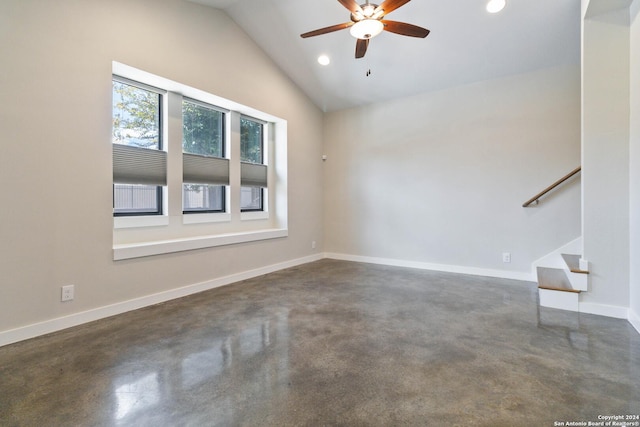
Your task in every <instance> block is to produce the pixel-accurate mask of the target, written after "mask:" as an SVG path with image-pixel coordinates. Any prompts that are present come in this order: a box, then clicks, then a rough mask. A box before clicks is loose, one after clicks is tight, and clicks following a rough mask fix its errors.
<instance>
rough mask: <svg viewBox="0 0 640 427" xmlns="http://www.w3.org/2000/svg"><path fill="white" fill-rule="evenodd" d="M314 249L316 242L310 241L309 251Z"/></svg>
mask: <svg viewBox="0 0 640 427" xmlns="http://www.w3.org/2000/svg"><path fill="white" fill-rule="evenodd" d="M315 248H316V241H315V240H314V241H312V242H311V249H315Z"/></svg>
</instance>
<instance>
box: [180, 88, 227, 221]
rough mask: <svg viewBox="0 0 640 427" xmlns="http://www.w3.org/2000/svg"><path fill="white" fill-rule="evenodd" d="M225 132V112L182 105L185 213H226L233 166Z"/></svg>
mask: <svg viewBox="0 0 640 427" xmlns="http://www.w3.org/2000/svg"><path fill="white" fill-rule="evenodd" d="M224 128H225V113H224V112H222V111H220V110H218V109H216V108H214V107H212V106H210V105H206V104H204V103H200V102H198V101H193V100H183V101H182V152H183V189H182V209H183V212H184V213H203V212H225V210H226V203H225V194H226V188H225V186H226V185H229V163H228V161H227V160H226V159H224V157H225V149H224V148H225V144H224Z"/></svg>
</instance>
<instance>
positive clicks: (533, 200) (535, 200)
mask: <svg viewBox="0 0 640 427" xmlns="http://www.w3.org/2000/svg"><path fill="white" fill-rule="evenodd" d="M581 170H582V167H581V166H578V167H577V168H575V169H574V170H572V171H571V172H569V173H568V174H566V175H565V176H563V177H562V178H560V179H559V180H557V181H556V182H554V183H553V184H551V185H550V186H548V187H547V188H545V189H544V190H542V191H541V192H539V193H538V194H536V195H535V196H533V197H532V198H530V199H529V200H527V201H526V202H524V203H523V204H522V207H523V208H528V207H530V206H531V205H532V204H534V203H535V204H536V205H537V204H538V203H539V202H540V198H541V197H542V196H544V195H545V194H547V193H548V192H550V191H551V190H553V189H554V188H556V187H557V186H559V185H560V184H562V183H563V182H565V181H566V180H568V179H569V178H571V177H572V176H574V175H576V174H577V173H579V172H580V171H581Z"/></svg>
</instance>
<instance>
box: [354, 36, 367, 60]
mask: <svg viewBox="0 0 640 427" xmlns="http://www.w3.org/2000/svg"><path fill="white" fill-rule="evenodd" d="M367 47H369V39H358V41H357V42H356V59H359V58H363V57H364V54H365V53H367Z"/></svg>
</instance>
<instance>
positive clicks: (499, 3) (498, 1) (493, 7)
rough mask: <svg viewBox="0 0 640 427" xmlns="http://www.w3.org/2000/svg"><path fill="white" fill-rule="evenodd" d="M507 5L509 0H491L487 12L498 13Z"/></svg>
mask: <svg viewBox="0 0 640 427" xmlns="http://www.w3.org/2000/svg"><path fill="white" fill-rule="evenodd" d="M506 5H507V0H489V3H487V12H489V13H498V12H500V11H501V10H502V9H504V7H505V6H506Z"/></svg>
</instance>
